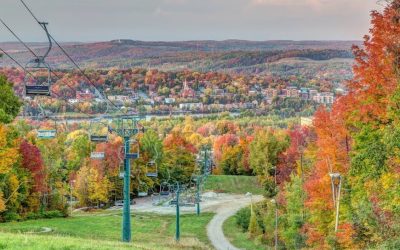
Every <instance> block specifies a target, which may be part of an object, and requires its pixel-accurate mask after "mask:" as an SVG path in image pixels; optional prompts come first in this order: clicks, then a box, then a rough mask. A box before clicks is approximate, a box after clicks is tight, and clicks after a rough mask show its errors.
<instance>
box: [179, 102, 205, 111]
mask: <svg viewBox="0 0 400 250" xmlns="http://www.w3.org/2000/svg"><path fill="white" fill-rule="evenodd" d="M202 108H203V103H201V102H198V103H181V104H179V109H181V110H193V109H202Z"/></svg>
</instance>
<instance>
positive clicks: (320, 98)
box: [313, 92, 335, 104]
mask: <svg viewBox="0 0 400 250" xmlns="http://www.w3.org/2000/svg"><path fill="white" fill-rule="evenodd" d="M313 100H314V101H315V102H317V103H321V104H333V102H334V100H335V98H334V96H333V93H331V92H322V93H317V95H316V96H314V97H313Z"/></svg>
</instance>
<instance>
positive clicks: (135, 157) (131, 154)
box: [125, 153, 139, 159]
mask: <svg viewBox="0 0 400 250" xmlns="http://www.w3.org/2000/svg"><path fill="white" fill-rule="evenodd" d="M125 157H126V158H128V159H138V158H139V153H126V154H125Z"/></svg>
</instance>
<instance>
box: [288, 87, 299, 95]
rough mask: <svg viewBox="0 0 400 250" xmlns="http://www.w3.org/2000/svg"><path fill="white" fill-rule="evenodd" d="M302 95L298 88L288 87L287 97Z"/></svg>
mask: <svg viewBox="0 0 400 250" xmlns="http://www.w3.org/2000/svg"><path fill="white" fill-rule="evenodd" d="M299 96H300V93H299V90H298V89H297V88H296V87H288V88H287V89H286V97H299Z"/></svg>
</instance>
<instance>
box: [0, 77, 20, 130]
mask: <svg viewBox="0 0 400 250" xmlns="http://www.w3.org/2000/svg"><path fill="white" fill-rule="evenodd" d="M21 105H22V103H21V102H20V101H19V99H18V97H17V96H16V95H15V94H14V91H13V84H12V83H10V82H8V81H7V78H6V77H5V76H3V75H0V123H10V122H12V121H13V120H14V118H15V117H16V116H17V115H18V113H19V110H20V108H21Z"/></svg>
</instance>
